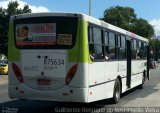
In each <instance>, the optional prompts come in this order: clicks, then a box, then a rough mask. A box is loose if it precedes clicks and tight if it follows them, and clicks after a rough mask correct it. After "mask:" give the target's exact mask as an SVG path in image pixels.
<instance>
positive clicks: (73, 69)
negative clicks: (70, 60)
mask: <svg viewBox="0 0 160 113" xmlns="http://www.w3.org/2000/svg"><path fill="white" fill-rule="evenodd" d="M77 68H78V64H75V65H73V66H72V67H71V68H70V69H69V71H68V74H67V77H66V85H68V84H69V83H70V82H71V80H72V79H73V77H74V75H75V73H76V71H77Z"/></svg>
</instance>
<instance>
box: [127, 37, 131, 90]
mask: <svg viewBox="0 0 160 113" xmlns="http://www.w3.org/2000/svg"><path fill="white" fill-rule="evenodd" d="M126 86H127V88H130V87H131V41H130V40H127V80H126Z"/></svg>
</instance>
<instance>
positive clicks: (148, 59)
mask: <svg viewBox="0 0 160 113" xmlns="http://www.w3.org/2000/svg"><path fill="white" fill-rule="evenodd" d="M146 49H147V79H148V80H149V78H150V76H149V68H150V67H149V66H150V46H147V48H146Z"/></svg>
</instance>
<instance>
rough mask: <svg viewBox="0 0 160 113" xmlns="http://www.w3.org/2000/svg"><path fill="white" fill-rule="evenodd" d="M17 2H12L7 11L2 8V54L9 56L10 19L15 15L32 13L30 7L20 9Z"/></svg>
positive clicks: (0, 8) (0, 23)
mask: <svg viewBox="0 0 160 113" xmlns="http://www.w3.org/2000/svg"><path fill="white" fill-rule="evenodd" d="M18 6H19V4H18V2H17V1H14V2H12V1H11V2H10V3H9V4H8V8H7V9H3V8H2V7H0V52H1V53H3V54H5V55H7V46H8V29H9V19H10V17H11V16H13V15H17V14H23V13H31V9H29V6H28V5H25V6H24V7H23V9H21V8H18Z"/></svg>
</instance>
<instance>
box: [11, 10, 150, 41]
mask: <svg viewBox="0 0 160 113" xmlns="http://www.w3.org/2000/svg"><path fill="white" fill-rule="evenodd" d="M38 16H69V17H80V18H82V19H83V20H86V21H88V22H90V23H93V24H95V25H99V26H102V27H105V28H107V29H110V30H112V31H115V32H118V33H122V34H124V35H127V36H130V37H132V38H136V39H139V40H142V41H146V42H148V39H146V38H144V37H142V36H139V35H136V34H134V33H132V32H129V31H127V30H124V29H122V28H119V27H116V26H114V25H111V24H109V23H106V22H104V21H102V20H99V19H96V18H94V17H92V16H88V15H86V14H83V13H65V12H47V13H27V14H20V15H15V16H12V17H11V21H12V20H13V18H16V19H18V18H28V17H38Z"/></svg>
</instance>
